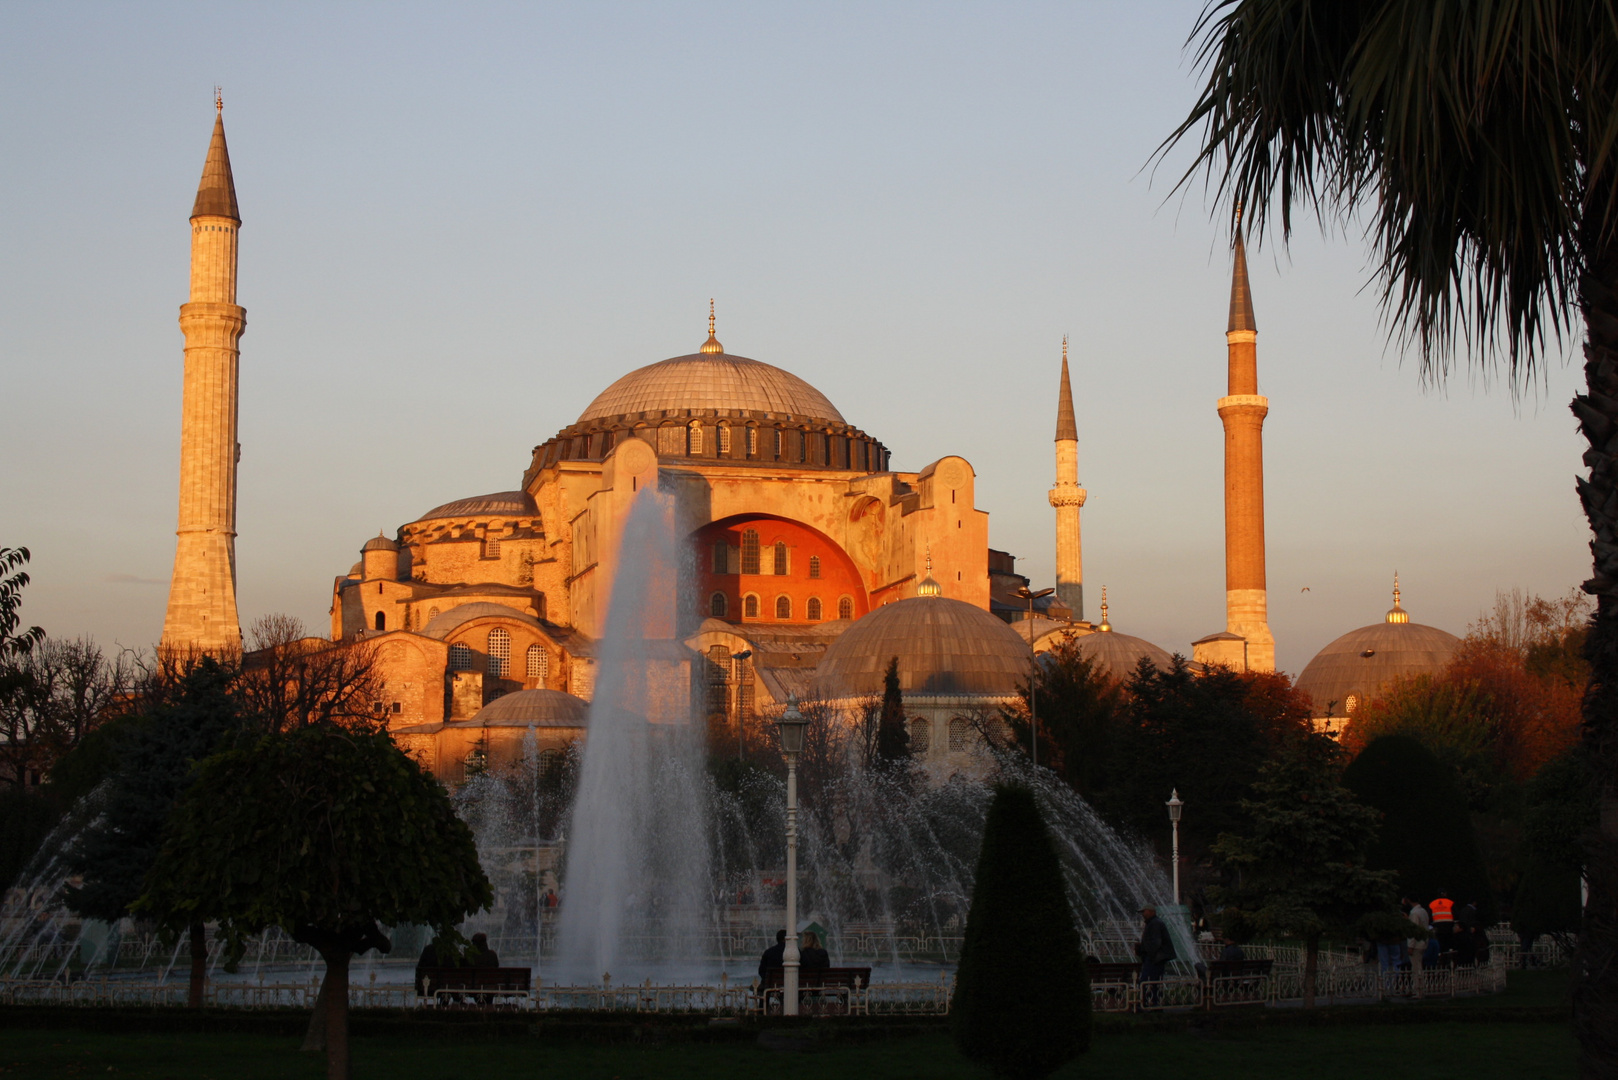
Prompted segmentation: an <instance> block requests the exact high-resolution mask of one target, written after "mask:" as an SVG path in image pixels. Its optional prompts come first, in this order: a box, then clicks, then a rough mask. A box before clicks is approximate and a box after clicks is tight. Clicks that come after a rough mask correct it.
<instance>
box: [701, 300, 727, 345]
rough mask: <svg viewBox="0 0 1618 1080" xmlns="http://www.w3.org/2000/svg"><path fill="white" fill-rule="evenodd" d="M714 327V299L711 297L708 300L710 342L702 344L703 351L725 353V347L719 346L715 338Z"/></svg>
mask: <svg viewBox="0 0 1618 1080" xmlns="http://www.w3.org/2000/svg"><path fill="white" fill-rule="evenodd" d="M713 327H714V319H713V297H711V296H710V297H709V298H708V340H707V341H704V342H703V343H702V351H703V352H705V353H722V352H724V351H725V347H724V346H723V345H721V344H719V339H718V338H716V337H714V331H713Z"/></svg>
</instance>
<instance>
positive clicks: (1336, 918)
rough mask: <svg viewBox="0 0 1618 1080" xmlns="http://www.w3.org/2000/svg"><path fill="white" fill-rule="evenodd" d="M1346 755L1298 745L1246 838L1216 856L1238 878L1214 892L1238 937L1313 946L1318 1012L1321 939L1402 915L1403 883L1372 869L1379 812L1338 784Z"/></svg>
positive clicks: (1276, 771) (1230, 839)
mask: <svg viewBox="0 0 1618 1080" xmlns="http://www.w3.org/2000/svg"><path fill="white" fill-rule="evenodd" d="M1341 768H1342V750H1341V749H1340V748H1339V747H1338V746H1337V744H1336V743H1334V742H1332V741H1331V740H1330V739H1329V738H1326V737H1325V736H1323V735H1312V734H1311V735H1300V736H1298V737H1296V738H1293V739H1290V740H1288V741H1287V743H1286V744H1285V745H1284V746H1283V747H1282V748H1281V750H1280V752H1279V753H1277V754H1276V755H1275V756H1274V757H1273V758H1272V759H1271V760H1270V761H1268V762H1266V763H1265V765H1264V768H1263V769H1262V770H1261V772H1260V774H1259V779H1258V782H1257V783H1255V784H1254V785H1253V793H1254V798H1253V799H1251V800H1247V801H1244V803H1243V808H1244V809H1245V810H1246V811H1247V813H1248V814H1249V815H1250V816H1251V818H1252V827H1251V830H1250V831H1248V832H1247V833H1245V834H1237V833H1226V834H1225V835H1223V836H1221V837H1220V838H1219V842H1218V843H1217V844H1215V845H1214V848H1213V853H1214V855H1215V857H1217V858H1218V859H1219V860H1220V861H1221V862H1222V863H1223V864H1224V866H1225V867H1226V868H1227V869H1228V870H1230V871H1231V872H1232V873H1233V874H1234V875H1235V877H1236V882H1237V883H1236V884H1235V885H1234V886H1230V887H1221V888H1214V889H1211V890H1209V892H1210V895H1211V896H1212V898H1213V899H1214V901H1215V902H1216V903H1222V904H1224V905H1225V918H1226V920H1227V921H1230V922H1232V923H1234V924H1236V926H1237V927H1238V928H1239V929H1238V932H1244V931H1257V932H1259V933H1283V934H1295V935H1297V936H1299V937H1302V938H1303V942H1304V968H1303V1003H1304V1006H1305V1007H1307V1008H1313V1007H1314V1004H1315V974H1316V971H1317V970H1318V967H1319V956H1320V939H1321V937H1322V936H1323V935H1325V934H1326V933H1328V932H1330V931H1333V930H1340V929H1345V928H1347V927H1349V926H1351V925H1352V924H1353V923H1354V921H1355V920H1356V919H1359V918H1360V917H1361V916H1363V915H1365V914H1367V913H1369V912H1372V911H1376V910H1378V909H1382V908H1389V907H1392V906H1393V899H1394V897H1393V873H1392V871H1387V870H1381V871H1377V870H1369V869H1367V868H1366V865H1365V863H1366V853H1367V848H1368V847H1369V845H1370V843H1371V841H1372V840H1373V838H1374V837H1375V836H1376V829H1377V819H1378V818H1379V817H1380V816H1381V815H1380V814H1378V813H1377V811H1375V810H1372V809H1371V808H1369V807H1367V806H1362V805H1360V804H1359V803H1358V802H1356V801H1355V799H1354V794H1353V792H1351V791H1349V790H1348V789H1347V788H1346V787H1344V786H1343V785H1342V783H1340V782H1339V780H1338V774H1339V773H1340V771H1341Z"/></svg>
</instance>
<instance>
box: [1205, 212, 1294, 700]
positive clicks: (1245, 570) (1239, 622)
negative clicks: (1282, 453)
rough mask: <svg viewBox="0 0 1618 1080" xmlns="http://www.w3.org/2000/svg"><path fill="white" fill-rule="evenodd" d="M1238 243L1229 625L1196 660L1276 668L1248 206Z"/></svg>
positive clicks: (1229, 395) (1230, 406)
mask: <svg viewBox="0 0 1618 1080" xmlns="http://www.w3.org/2000/svg"><path fill="white" fill-rule="evenodd" d="M1233 247H1234V252H1233V262H1232V266H1231V275H1230V326H1229V328H1228V329H1227V330H1226V332H1225V359H1226V365H1227V366H1226V378H1227V382H1226V387H1227V389H1226V394H1225V396H1224V397H1222V398H1220V399H1219V420H1220V423H1221V424H1223V425H1224V428H1225V629H1224V631H1223V632H1222V633H1219V634H1213V635H1210V636H1209V637H1205V638H1203V639H1202V640H1200V641H1197V642H1194V643H1193V645H1192V658H1193V659H1195V660H1199V661H1201V662H1203V663H1214V664H1222V665H1225V666H1227V667H1231V668H1234V669H1236V670H1237V671H1274V670H1275V636H1274V635H1273V634H1271V633H1270V618H1269V593H1268V591H1267V586H1266V585H1265V568H1264V418H1265V417H1266V416H1268V415H1269V412H1270V399H1269V398H1267V397H1265V396H1264V395H1262V394H1260V393H1259V392H1258V329H1257V324H1256V323H1254V321H1253V293H1252V289H1251V287H1250V286H1249V284H1248V280H1247V250H1246V248H1245V246H1244V245H1243V243H1242V214H1241V208H1240V207H1238V208H1237V210H1236V238H1235V243H1234V245H1233Z"/></svg>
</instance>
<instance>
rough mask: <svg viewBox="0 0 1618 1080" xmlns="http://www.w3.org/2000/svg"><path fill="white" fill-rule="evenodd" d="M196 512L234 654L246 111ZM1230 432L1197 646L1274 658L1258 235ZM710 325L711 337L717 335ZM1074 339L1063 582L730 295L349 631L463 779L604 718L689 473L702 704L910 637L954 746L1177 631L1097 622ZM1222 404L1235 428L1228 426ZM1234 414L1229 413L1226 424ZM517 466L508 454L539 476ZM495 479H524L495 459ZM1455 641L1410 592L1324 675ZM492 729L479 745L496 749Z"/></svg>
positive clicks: (195, 559)
mask: <svg viewBox="0 0 1618 1080" xmlns="http://www.w3.org/2000/svg"><path fill="white" fill-rule="evenodd" d="M191 228H192V248H191V252H192V254H191V295H190V301H189V302H188V303H186V304H185V305H183V306H182V307H181V309H180V325H181V330H182V331H183V333H184V335H185V377H184V404H183V411H182V433H181V457H180V476H181V483H180V512H179V528H178V537H179V539H178V545H177V550H176V554H175V563H174V575H173V581H172V585H171V589H170V594H169V601H168V611H167V615H166V617H165V620H164V627H163V639H162V647H163V648H164V649H201V650H236V649H240V648H241V645H242V636H241V630H240V623H239V618H238V615H237V610H236V598H235V573H236V566H235V535H236V532H235V528H236V526H235V522H236V460H237V457H238V445H237V442H236V420H237V412H238V396H237V368H238V363H239V358H240V352H239V341H240V338H241V336H242V334H243V333H244V331H245V329H246V313H245V310H244V309H243V308H242V307H240V306H239V305H238V304H237V303H236V268H237V236H238V233H239V230H240V228H241V216H240V213H239V210H238V206H237V202H236V192H235V185H234V180H233V177H232V174H231V169H230V158H229V152H228V149H227V146H226V141H225V130H224V120H223V111H222V105H221V107H220V109H219V111H218V115H216V117H215V123H214V129H213V137H212V141H211V143H210V145H209V148H208V153H207V158H206V163H205V165H204V168H203V174H202V181H201V184H200V185H199V188H198V191H197V197H196V202H195V204H194V207H193V212H192V216H191ZM1232 256H1233V258H1232V283H1231V299H1230V318H1229V323H1228V325H1227V328H1226V334H1225V338H1226V352H1227V364H1228V376H1229V383H1228V394H1227V395H1226V396H1225V397H1223V398H1221V399H1219V401H1218V403H1217V406H1216V409H1217V414H1218V416H1219V418H1220V421H1221V423H1222V425H1223V428H1224V446H1225V479H1226V482H1225V493H1226V498H1225V554H1226V580H1225V596H1226V625H1225V626H1224V627H1223V628H1221V629H1219V630H1217V631H1215V632H1213V633H1211V634H1208V635H1207V636H1205V637H1203V638H1201V639H1199V640H1197V641H1195V642H1193V643H1191V647H1190V650H1189V652H1190V656H1191V659H1192V661H1193V662H1194V663H1196V664H1199V665H1203V664H1222V665H1227V666H1230V667H1233V668H1236V669H1239V670H1255V671H1267V670H1272V669H1273V668H1274V666H1275V642H1274V638H1273V636H1272V635H1271V633H1270V628H1269V624H1268V618H1267V611H1266V600H1267V593H1266V584H1265V554H1264V478H1263V450H1262V431H1263V423H1264V418H1265V416H1266V415H1267V413H1268V409H1269V402H1268V399H1267V398H1265V397H1264V396H1262V395H1260V394H1259V393H1258V368H1257V364H1258V357H1257V338H1258V329H1257V323H1256V320H1255V317H1254V306H1253V297H1252V293H1251V289H1250V287H1249V283H1248V276H1247V264H1246V255H1245V252H1244V249H1243V245H1242V240H1241V235H1240V232H1239V231H1238V235H1237V239H1236V242H1235V245H1234V249H1233V253H1232ZM693 337H695V335H693ZM1066 354H1067V349H1066V345H1065V343H1064V345H1063V350H1062V361H1061V368H1060V373H1059V377H1058V379H1057V395H1056V400H1055V408H1054V412H1055V414H1056V415H1055V439H1054V450H1055V453H1054V467H1055V469H1054V471H1055V483H1054V485H1053V486H1052V488H1051V491H1050V505H1051V507H1052V510H1053V511H1054V515H1055V519H1056V529H1055V551H1056V581H1055V583H1054V587H1053V588H1052V589H1049V590H1033V589H1032V588H1031V584H1030V582H1029V581H1028V579H1027V578H1025V577H1023V576H1022V575H1019V574H1018V573H1017V571H1016V563H1015V559H1014V557H1013V556H1011V555H1010V554H1008V553H1005V552H1002V551H997V550H995V549H993V548H991V546H990V533H989V515H988V513H987V512H986V511H983V510H980V509H978V505H977V499H976V481H977V477H976V474H975V472H974V470H973V468H972V465H971V463H970V462H968V461H967V460H966V459H965V458H962V457H959V456H954V455H950V456H946V457H942V458H940V459H938V460H937V461H934V462H932V463H930V464H927V465H925V466H923V467H922V468H920V469H918V470H915V471H901V470H896V469H894V468H893V467H892V464H891V461H890V450H889V448H888V447H887V446H885V445H884V444H883V443H882V442H881V441H880V440H879V439H878V438H876V437H875V436H873V435H871V434H869V433H867V432H866V431H864V430H862V429H861V428H858V427H855V426H854V425H852V424H850V423H849V422H848V420H847V419H845V418H844V416H843V414H842V413H841V412H840V411H839V410H838V408H837V406H836V405H835V404H833V403H832V402H831V401H830V400H828V399H827V398H826V396H825V395H824V394H822V393H821V392H820V391H818V390H817V389H815V388H814V387H813V386H811V385H810V384H809V383H807V382H805V381H804V380H803V379H801V378H799V377H798V376H796V375H793V374H791V373H790V372H787V371H784V370H782V369H780V368H778V367H774V366H772V365H770V364H768V363H766V362H763V361H760V360H755V359H750V358H748V357H746V356H741V355H737V354H734V353H731V352H729V351H727V349H726V347H725V346H724V345H723V344H721V343H720V340H719V337H718V334H717V330H716V325H715V319H714V314H713V310H712V307H711V306H710V310H709V318H708V335H707V338H706V340H705V341H703V342H702V343H701V344H700V346H699V347H698V348H697V350H696V351H695V352H691V353H687V354H683V355H678V356H674V357H671V358H669V359H666V360H660V361H658V362H656V363H651V364H647V365H645V366H640V367H637V368H636V369H635V370H632V371H630V372H629V373H628V374H625V375H624V376H622V377H621V378H619V379H618V380H617V381H616V382H613V383H612V384H611V385H610V386H608V387H606V388H605V389H604V390H602V391H601V393H599V394H598V395H597V396H596V397H595V399H594V400H593V401H591V402H589V403H588V404H587V405H585V406H584V408H583V409H582V411H581V412H580V413H579V415H578V418H577V419H576V420H574V421H573V422H572V423H570V424H568V425H567V426H565V427H563V428H562V429H561V430H560V431H558V432H557V433H556V434H555V435H554V436H552V437H551V438H550V439H548V440H547V441H545V442H544V443H542V444H540V445H539V446H537V447H535V449H534V451H533V455H532V458H531V459H530V460H529V461H528V462H527V463H526V466H525V468H524V469H523V471H522V473H521V480H520V483H519V484H517V485H516V486H515V487H513V488H511V489H510V490H502V491H496V492H493V493H490V494H481V495H478V494H473V495H469V496H467V497H465V498H461V499H457V500H455V501H453V502H449V503H445V504H443V505H441V506H436V507H433V508H431V509H428V510H426V511H425V512H424V513H421V514H419V515H418V516H416V517H415V518H413V519H412V520H409V521H407V522H404V523H402V524H401V525H399V527H398V528H397V529H396V531H395V532H394V534H393V535H391V536H390V535H387V534H385V533H384V534H382V535H378V536H375V537H372V538H371V539H369V540H365V541H363V542H362V543H361V545H360V550H359V561H358V562H356V563H355V564H354V565H353V566H352V567H351V568H349V569H347V570H346V571H343V572H341V573H339V574H337V575H336V577H335V579H334V581H333V583H332V586H331V627H330V641H331V642H332V643H334V645H336V646H338V647H344V646H351V645H354V644H356V643H360V642H363V643H365V644H366V646H367V647H369V648H371V649H374V651H375V657H376V663H377V665H378V669H379V672H380V677H381V682H382V685H383V697H384V701H383V708H384V710H385V712H386V715H387V719H388V723H389V727H390V729H391V730H392V731H393V733H394V736H395V738H396V740H397V741H398V742H399V743H400V745H402V746H404V747H406V748H407V749H409V750H410V751H411V752H412V753H415V754H417V755H418V756H419V757H420V758H421V759H422V760H423V761H424V762H425V763H426V764H427V765H429V767H431V768H432V769H433V770H434V771H435V772H436V773H437V774H438V775H440V776H442V777H444V778H445V779H456V778H459V776H460V775H462V774H463V770H464V767H465V762H466V760H467V758H468V755H470V754H472V753H485V752H487V753H498V752H501V751H500V748H501V747H505V748H507V750H506V752H509V750H510V748H511V747H513V746H515V745H517V743H519V742H520V741H521V740H522V739H524V738H526V737H528V735H529V733H532V735H533V737H534V738H536V739H538V741H539V743H540V744H541V745H542V746H544V747H546V748H559V747H561V746H562V745H564V744H566V743H568V742H570V741H572V740H574V739H576V738H579V737H580V736H581V735H583V734H584V733H585V731H586V728H587V723H588V719H587V717H588V702H589V700H590V698H591V697H592V693H593V687H594V681H595V677H596V664H597V649H598V642H599V640H600V637H601V635H602V632H603V628H604V624H605V620H606V615H607V605H608V603H609V600H610V597H611V595H612V590H613V583H614V579H615V577H616V576H617V573H618V571H619V568H620V565H621V563H620V560H621V559H622V558H623V555H622V553H621V552H620V544H619V540H620V537H621V535H622V533H623V529H624V527H625V523H626V520H627V517H628V513H629V509H630V506H631V504H632V503H633V502H634V500H635V499H636V497H637V495H638V494H639V493H640V492H642V491H643V490H655V491H659V492H663V493H665V494H666V495H668V496H670V497H672V500H673V504H674V508H675V509H674V513H675V516H676V521H677V529H678V534H679V535H680V536H682V537H684V538H686V540H687V542H688V550H689V553H690V560H691V571H690V574H689V581H688V582H687V583H686V587H685V588H683V589H682V591H681V595H682V600H681V604H682V606H683V608H684V609H685V610H683V611H682V612H681V619H682V622H681V624H680V625H679V627H678V628H677V630H676V633H677V636H678V640H679V641H680V642H681V643H682V645H683V649H684V650H685V651H684V658H685V660H686V661H687V669H688V671H689V672H690V688H691V694H692V699H693V707H694V709H695V710H696V713H697V715H703V714H705V715H706V716H707V719H708V722H709V723H710V724H712V725H735V724H737V723H739V722H740V720H741V719H742V718H743V717H747V716H751V715H756V714H759V713H762V712H768V711H772V710H774V709H775V708H776V707H778V706H781V705H784V704H785V703H786V701H787V699H788V698H789V697H796V698H799V699H801V700H817V701H825V702H830V703H839V702H843V703H849V702H857V701H859V700H861V699H864V698H867V697H868V696H869V695H872V694H877V693H880V690H881V684H882V677H883V671H884V669H885V668H886V666H887V664H888V661H889V659H890V658H892V657H898V660H899V673H900V680H901V687H902V689H903V691H904V699H905V703H906V709H907V711H908V713H909V714H910V716H911V729H910V733H911V742H912V748H913V750H914V752H915V753H916V754H917V755H919V756H920V757H921V758H922V759H923V760H924V761H925V762H927V763H928V764H929V765H937V766H939V767H941V768H947V767H949V765H950V763H951V762H952V761H953V760H954V759H955V758H956V757H957V756H958V755H962V754H967V753H969V752H970V750H971V739H970V732H971V727H970V722H971V718H972V716H973V715H974V714H977V713H981V712H983V711H984V710H991V709H994V708H996V707H998V706H999V705H1002V704H1005V703H1006V702H1008V701H1011V700H1013V699H1014V698H1015V696H1016V691H1017V687H1018V685H1019V684H1022V683H1025V682H1026V681H1027V678H1028V675H1029V672H1030V669H1031V665H1032V663H1033V662H1034V655H1035V654H1036V653H1040V652H1045V651H1048V650H1049V649H1050V648H1052V646H1053V645H1054V643H1055V642H1056V641H1058V640H1059V639H1061V638H1063V637H1064V636H1071V637H1072V638H1073V639H1074V641H1075V647H1076V648H1077V649H1078V650H1079V651H1080V652H1081V653H1082V654H1083V655H1085V656H1087V657H1089V658H1090V659H1091V660H1092V661H1093V662H1094V663H1095V664H1096V665H1097V667H1098V668H1099V669H1100V670H1102V671H1105V672H1106V673H1108V674H1110V675H1112V676H1115V677H1119V678H1122V677H1126V676H1127V675H1128V673H1129V672H1131V671H1132V670H1134V668H1135V667H1136V665H1137V664H1138V663H1139V662H1140V661H1141V660H1142V658H1145V659H1148V660H1150V661H1151V662H1152V663H1154V664H1157V665H1159V666H1167V665H1168V664H1169V663H1170V653H1171V652H1173V651H1178V652H1182V653H1184V652H1186V650H1185V649H1173V650H1171V649H1164V648H1162V647H1159V646H1158V645H1156V644H1153V643H1151V642H1147V641H1144V640H1142V639H1140V638H1137V637H1132V636H1130V635H1127V634H1124V633H1121V632H1119V631H1116V630H1114V629H1113V628H1112V627H1111V625H1110V624H1109V622H1108V614H1109V612H1108V605H1107V602H1106V599H1105V593H1104V592H1103V594H1102V599H1101V602H1100V604H1099V605H1098V609H1097V612H1096V614H1097V616H1098V618H1097V619H1096V620H1094V621H1092V620H1091V619H1089V618H1087V617H1086V615H1087V611H1086V604H1087V597H1086V594H1085V587H1084V573H1083V553H1082V544H1081V530H1080V513H1081V510H1082V508H1083V506H1084V503H1085V497H1086V492H1085V489H1084V488H1083V487H1080V486H1079V467H1078V452H1079V432H1078V427H1077V424H1076V421H1075V416H1074V409H1073V390H1072V385H1071V379H1070V375H1069V370H1068V360H1067V355H1066ZM1210 427H1211V425H1210ZM1209 436H1210V438H1211V437H1212V432H1211V430H1210V432H1209ZM516 467H517V463H515V462H513V463H512V471H513V474H515V473H516ZM490 486H498V484H497V483H491V484H490ZM1458 645H1459V640H1458V639H1457V638H1456V637H1455V636H1454V635H1452V634H1449V633H1447V632H1445V631H1443V630H1439V629H1436V628H1433V627H1426V626H1421V625H1419V624H1416V623H1413V622H1411V621H1410V618H1409V615H1408V614H1406V612H1405V611H1404V609H1403V608H1402V607H1401V606H1400V600H1399V594H1398V586H1397V583H1396V584H1395V596H1394V607H1393V609H1392V610H1391V611H1389V612H1388V613H1387V615H1386V617H1385V618H1384V619H1383V620H1382V621H1381V622H1377V623H1373V624H1372V625H1369V626H1365V627H1362V628H1360V629H1357V630H1353V631H1350V632H1349V633H1347V634H1345V635H1343V636H1342V637H1340V638H1338V639H1337V640H1336V641H1334V642H1332V643H1331V644H1330V645H1328V646H1326V648H1325V649H1323V650H1321V652H1320V653H1319V654H1318V655H1317V656H1316V657H1315V658H1314V659H1313V660H1312V661H1311V662H1310V663H1309V664H1308V665H1307V666H1306V667H1305V669H1304V671H1303V672H1302V674H1301V675H1300V676H1299V678H1298V686H1299V687H1300V688H1301V689H1303V690H1305V691H1307V692H1308V693H1309V695H1310V697H1311V700H1312V701H1313V702H1314V713H1315V715H1316V716H1317V717H1318V720H1317V724H1318V725H1319V726H1321V727H1323V728H1328V729H1331V730H1334V731H1335V730H1337V729H1338V728H1339V727H1340V725H1341V724H1342V722H1343V721H1344V719H1345V718H1346V719H1350V720H1351V718H1352V714H1353V712H1354V710H1355V708H1356V707H1357V705H1358V704H1359V703H1360V702H1363V701H1365V700H1366V699H1367V697H1368V696H1369V695H1372V694H1374V693H1375V692H1376V691H1377V689H1378V688H1379V687H1381V686H1383V685H1385V684H1386V683H1387V682H1389V681H1390V680H1392V679H1394V678H1397V677H1401V676H1408V675H1414V674H1421V673H1425V672H1431V671H1435V670H1437V669H1438V668H1440V667H1442V666H1443V664H1444V663H1446V662H1447V661H1448V659H1449V657H1450V655H1451V654H1453V652H1454V651H1455V649H1456V647H1457V646H1458ZM474 748H476V749H474Z"/></svg>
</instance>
